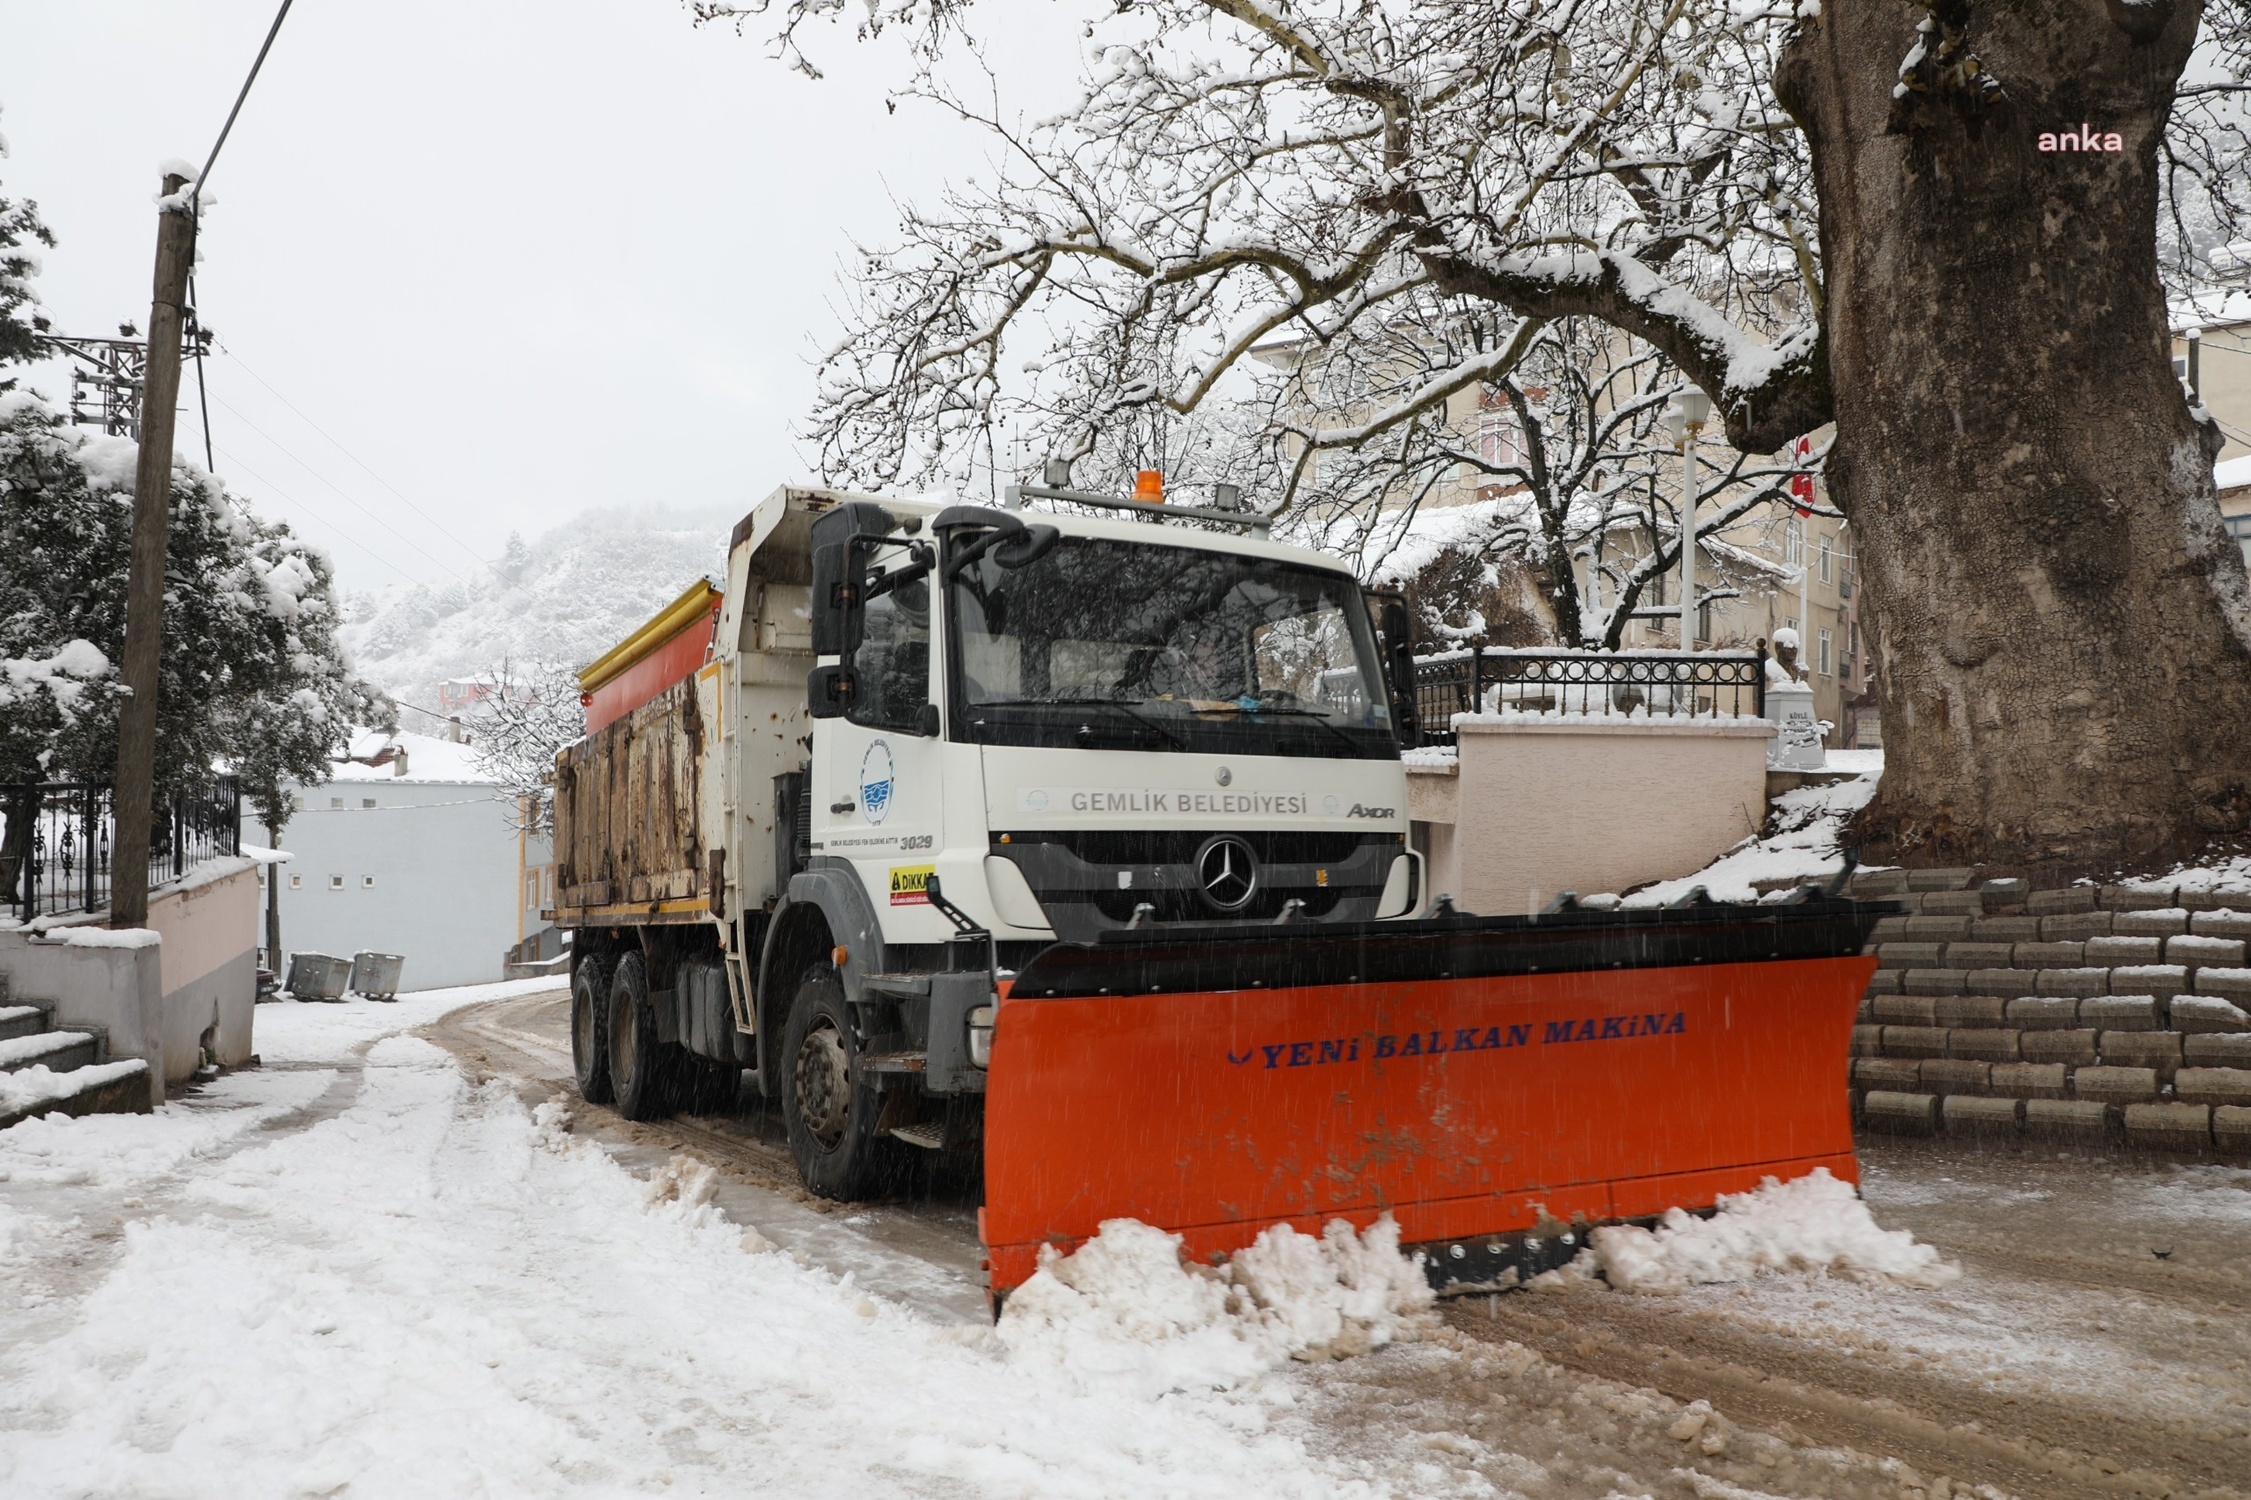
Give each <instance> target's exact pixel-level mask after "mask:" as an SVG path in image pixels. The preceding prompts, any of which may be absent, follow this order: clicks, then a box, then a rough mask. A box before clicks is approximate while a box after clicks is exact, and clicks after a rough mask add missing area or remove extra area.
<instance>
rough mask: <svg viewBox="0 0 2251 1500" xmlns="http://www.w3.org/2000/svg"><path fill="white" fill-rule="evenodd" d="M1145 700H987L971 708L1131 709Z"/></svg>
mask: <svg viewBox="0 0 2251 1500" xmlns="http://www.w3.org/2000/svg"><path fill="white" fill-rule="evenodd" d="M1147 701H1148V700H1147V699H1146V698H987V699H985V700H984V701H983V702H981V703H973V704H971V705H970V706H971V707H972V708H1038V707H1042V706H1046V705H1052V706H1053V707H1056V708H1085V707H1087V706H1088V705H1089V704H1095V703H1104V704H1109V705H1110V706H1112V707H1115V708H1131V707H1133V706H1134V705H1136V704H1140V703H1146V702H1147Z"/></svg>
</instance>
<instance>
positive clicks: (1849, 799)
mask: <svg viewBox="0 0 2251 1500" xmlns="http://www.w3.org/2000/svg"><path fill="white" fill-rule="evenodd" d="M1848 753H1849V754H1850V755H1851V756H1852V757H1853V759H1852V760H1851V761H1849V762H1846V763H1845V764H1844V765H1841V766H1839V767H1838V769H1840V770H1851V771H1853V772H1854V773H1855V774H1854V776H1853V778H1852V779H1851V780H1849V781H1838V782H1832V783H1830V784H1828V785H1826V786H1805V787H1799V788H1798V789H1797V790H1796V791H1791V792H1784V793H1783V794H1782V795H1781V796H1779V797H1777V798H1775V799H1774V802H1773V807H1772V811H1771V812H1770V814H1769V817H1768V823H1767V828H1768V830H1769V831H1768V832H1766V833H1764V834H1762V835H1760V836H1759V837H1758V838H1755V839H1745V840H1744V841H1743V842H1742V843H1740V844H1737V845H1736V846H1735V847H1734V848H1733V849H1730V850H1728V851H1727V853H1725V854H1723V855H1721V856H1720V857H1719V858H1718V859H1716V860H1714V861H1713V862H1712V863H1710V864H1708V865H1706V866H1705V867H1704V868H1703V869H1701V870H1698V871H1697V872H1696V873H1695V874H1693V875H1683V876H1681V877H1680V878H1679V879H1678V880H1661V881H1659V882H1657V883H1656V884H1655V885H1650V886H1644V887H1642V888H1641V889H1640V890H1638V891H1635V892H1634V893H1633V894H1632V895H1630V896H1628V897H1627V898H1626V905H1628V906H1662V905H1664V904H1665V903H1666V902H1668V901H1677V900H1679V899H1680V898H1681V897H1683V896H1685V895H1687V894H1688V892H1689V890H1690V888H1692V887H1694V886H1699V885H1700V886H1702V887H1704V889H1705V890H1707V891H1709V892H1710V893H1711V895H1712V899H1713V900H1715V901H1755V900H1757V899H1758V894H1759V893H1758V889H1757V887H1756V886H1755V885H1754V884H1753V882H1755V881H1762V880H1764V881H1772V880H1827V879H1828V878H1830V877H1831V876H1834V875H1835V874H1836V873H1837V871H1838V869H1839V868H1840V867H1841V866H1842V863H1843V857H1842V855H1841V854H1840V853H1839V851H1838V838H1839V836H1840V835H1841V834H1842V833H1843V831H1844V826H1845V823H1846V821H1847V820H1848V819H1850V818H1851V817H1852V815H1853V814H1854V813H1856V812H1858V811H1860V809H1862V808H1863V807H1866V806H1867V805H1868V799H1869V798H1871V797H1873V796H1875V795H1876V783H1877V782H1878V781H1879V780H1880V779H1881V778H1882V776H1883V774H1884V763H1883V752H1882V751H1876V750H1856V751H1851V752H1837V751H1832V752H1831V753H1830V758H1831V760H1833V761H1835V760H1842V759H1843V757H1844V755H1845V754H1848ZM1869 868H1875V867H1874V866H1870V867H1869Z"/></svg>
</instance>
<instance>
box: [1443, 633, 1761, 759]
mask: <svg viewBox="0 0 2251 1500" xmlns="http://www.w3.org/2000/svg"><path fill="white" fill-rule="evenodd" d="M1415 708H1416V716H1417V718H1418V720H1419V721H1420V723H1421V725H1422V738H1423V743H1425V744H1431V745H1450V744H1452V743H1454V723H1453V720H1454V715H1456V714H1467V713H1501V714H1554V715H1583V716H1594V717H1604V718H1653V719H1666V718H1687V717H1691V716H1694V717H1714V716H1722V717H1730V718H1764V717H1765V716H1766V648H1765V647H1764V646H1761V647H1759V648H1758V649H1757V650H1755V651H1687V652H1683V651H1557V650H1543V649H1517V648H1511V647H1501V646H1487V647H1485V648H1483V649H1482V650H1464V651H1449V652H1446V653H1445V654H1443V655H1437V656H1423V657H1417V658H1416V659H1415Z"/></svg>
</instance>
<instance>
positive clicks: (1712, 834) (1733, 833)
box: [1407, 714, 1774, 916]
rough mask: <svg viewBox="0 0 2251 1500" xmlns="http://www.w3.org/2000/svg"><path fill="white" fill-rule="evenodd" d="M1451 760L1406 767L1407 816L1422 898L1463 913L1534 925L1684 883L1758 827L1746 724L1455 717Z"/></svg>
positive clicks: (1758, 786) (1760, 786) (1416, 759)
mask: <svg viewBox="0 0 2251 1500" xmlns="http://www.w3.org/2000/svg"><path fill="white" fill-rule="evenodd" d="M1454 729H1455V733H1456V735H1457V736H1458V737H1459V740H1460V747H1459V750H1458V753H1457V755H1456V756H1455V757H1454V758H1453V759H1451V760H1445V759H1442V758H1440V757H1436V756H1431V755H1427V754H1418V755H1415V756H1411V757H1410V758H1409V763H1408V768H1407V814H1408V816H1409V817H1410V818H1412V819H1413V820H1414V821H1415V822H1417V823H1419V824H1423V825H1426V826H1425V828H1424V830H1423V832H1424V834H1425V836H1426V837H1427V838H1428V840H1429V843H1428V847H1427V848H1426V850H1425V853H1426V854H1427V855H1428V856H1429V859H1430V889H1431V892H1432V893H1433V894H1437V893H1439V892H1445V893H1447V894H1450V895H1452V896H1453V898H1454V900H1455V902H1456V903H1457V904H1458V905H1459V906H1460V907H1461V908H1462V910H1464V911H1473V912H1480V913H1483V914H1485V915H1487V916H1507V915H1512V914H1514V913H1518V912H1531V911H1538V910H1539V909H1540V907H1541V905H1542V904H1543V903H1545V902H1547V901H1548V900H1550V899H1552V898H1553V897H1554V896H1555V895H1556V894H1557V893H1558V892H1561V891H1576V892H1578V893H1579V894H1581V895H1591V894H1593V893H1595V892H1598V891H1623V890H1626V889H1628V888H1629V887H1632V886H1636V885H1641V884H1644V883H1646V882H1648V881H1652V880H1669V879H1672V878H1674V877H1676V876H1680V875H1687V874H1691V873H1693V872H1694V871H1697V870H1700V869H1702V868H1703V867H1704V866H1705V865H1707V864H1709V863H1711V862H1712V861H1713V860H1714V859H1717V858H1718V857H1719V856H1720V855H1722V854H1724V853H1726V852H1727V850H1728V849H1730V848H1732V847H1733V846H1734V845H1735V844H1736V843H1737V842H1738V841H1740V840H1742V839H1743V838H1745V837H1748V836H1750V835H1753V834H1756V833H1757V832H1758V830H1759V827H1760V825H1761V824H1762V823H1763V822H1764V821H1765V818H1766V742H1767V741H1768V739H1770V738H1771V737H1772V736H1773V734H1774V729H1773V726H1771V725H1769V724H1766V723H1764V722H1762V721H1760V720H1757V719H1726V720H1714V719H1701V720H1687V719H1684V720H1681V721H1679V722H1668V721H1666V720H1662V719H1660V720H1655V721H1651V720H1647V719H1638V720H1636V719H1623V718H1618V719H1604V718H1599V717H1574V716H1566V715H1557V716H1555V717H1553V718H1550V719H1534V718H1530V717H1526V718H1516V719H1491V718H1478V717H1473V716H1471V715H1467V714H1463V715H1459V716H1457V717H1456V718H1455V720H1454Z"/></svg>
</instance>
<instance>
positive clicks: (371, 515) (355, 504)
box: [219, 396, 469, 584]
mask: <svg viewBox="0 0 2251 1500" xmlns="http://www.w3.org/2000/svg"><path fill="white" fill-rule="evenodd" d="M219 404H220V405H221V406H224V407H226V409H227V410H228V411H229V412H231V413H233V415H234V418H235V420H236V421H238V422H240V423H242V425H243V426H245V427H247V428H249V429H250V430H251V431H252V432H255V433H257V434H258V436H260V437H262V438H264V439H265V440H266V441H267V442H269V443H271V444H273V445H274V447H275V448H277V449H279V450H280V451H281V453H282V454H283V456H284V457H286V458H288V459H289V460H290V461H292V462H293V463H295V464H296V465H297V466H298V467H299V468H301V469H303V470H304V471H305V472H306V473H308V474H310V475H312V476H313V478H315V479H317V480H319V481H320V482H321V483H322V484H325V485H327V486H328V487H329V488H330V489H331V490H334V491H335V492H336V495H337V498H339V499H341V500H342V501H343V502H344V503H345V504H346V505H349V506H351V507H352V508H353V509H354V510H356V511H358V512H359V513H360V514H362V515H364V516H366V517H367V518H368V519H369V520H371V521H373V522H374V523H375V524H376V525H378V526H380V527H382V528H383V529H384V530H385V531H388V532H389V533H391V535H393V536H395V537H397V538H398V539H399V540H400V541H402V542H404V543H406V545H407V546H409V547H411V548H412V549H413V550H415V551H416V552H420V553H421V554H422V556H424V557H425V558H427V559H429V560H430V561H431V562H433V563H436V564H437V565H438V566H439V567H440V568H442V569H444V570H445V571H446V572H447V573H450V574H452V575H453V580H454V582H456V583H460V584H467V583H468V581H469V580H468V579H466V578H463V577H462V576H461V575H460V574H459V573H455V572H454V570H453V568H452V566H451V565H449V564H448V563H447V562H446V560H445V559H444V558H442V557H439V556H437V555H435V554H434V553H431V552H428V551H426V550H424V548H423V547H422V545H421V544H420V543H419V542H417V541H415V540H414V538H412V537H410V536H408V535H407V534H406V533H405V532H403V531H401V530H399V529H398V528H397V527H396V526H393V525H392V524H391V523H390V522H389V521H386V520H384V519H383V517H382V516H381V515H380V514H378V513H377V512H375V511H372V510H369V509H368V508H367V507H366V506H364V505H362V504H360V503H359V501H357V500H354V499H353V498H352V497H351V496H350V495H348V494H346V493H345V492H344V490H343V488H342V487H341V486H340V485H338V484H337V483H336V481H335V480H333V479H330V478H329V477H328V476H327V475H326V474H323V473H321V471H320V470H318V469H316V468H314V467H313V466H312V465H311V464H309V463H306V462H305V460H303V459H302V458H299V457H298V456H297V455H296V453H295V452H293V451H291V449H290V448H289V446H288V445H287V444H286V443H284V442H282V441H281V440H280V439H279V438H277V437H275V436H274V435H273V434H272V433H270V432H268V431H266V430H265V429H264V428H263V427H260V426H259V425H258V424H257V423H256V422H253V421H251V420H250V419H249V418H248V417H246V416H244V415H243V414H242V413H241V412H240V411H239V410H237V409H236V408H235V406H234V405H233V403H231V402H229V401H228V400H227V398H226V397H224V396H221V397H220V398H219Z"/></svg>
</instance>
